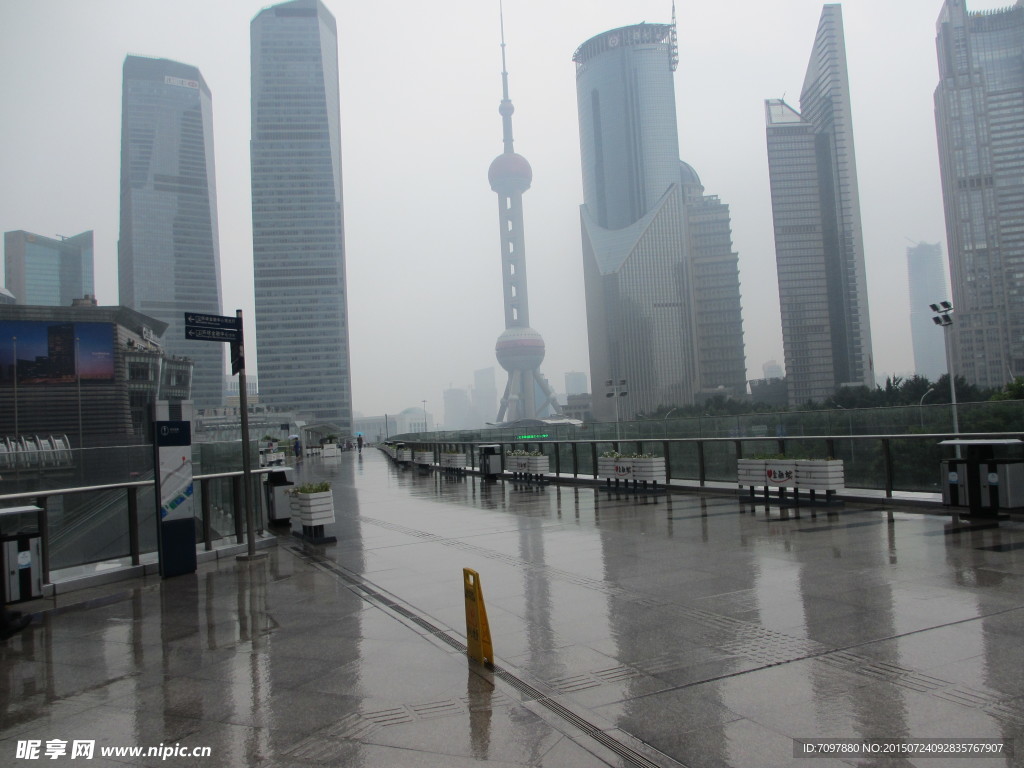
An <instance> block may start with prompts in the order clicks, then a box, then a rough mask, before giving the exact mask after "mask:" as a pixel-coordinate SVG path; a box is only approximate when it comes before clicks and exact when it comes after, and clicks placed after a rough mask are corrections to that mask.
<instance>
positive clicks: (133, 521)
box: [126, 486, 142, 565]
mask: <svg viewBox="0 0 1024 768" xmlns="http://www.w3.org/2000/svg"><path fill="white" fill-rule="evenodd" d="M126 490H127V491H128V549H129V550H130V551H131V555H132V565H138V564H139V563H140V562H142V560H141V557H140V556H141V554H142V553H141V547H140V546H139V493H138V491H139V489H138V488H136V487H135V486H131V487H130V488H127V489H126Z"/></svg>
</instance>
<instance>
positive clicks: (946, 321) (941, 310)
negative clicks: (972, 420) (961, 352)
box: [930, 301, 960, 459]
mask: <svg viewBox="0 0 1024 768" xmlns="http://www.w3.org/2000/svg"><path fill="white" fill-rule="evenodd" d="M930 306H931V309H932V311H933V312H936V313H937V314H936V315H935V316H934V317H933V318H932V322H934V323H935V324H936V325H939V326H942V335H943V341H944V342H945V346H946V372H947V374H948V375H949V400H950V403H951V404H952V408H953V434H954V435H957V436H959V434H960V419H959V416H958V415H957V407H956V374H955V373H954V371H953V353H952V350H951V348H950V343H949V331H950V328H952V326H953V305H952V304H950V303H949V302H948V301H940V302H939V303H938V304H931V305H930ZM956 457H957V458H958V459H959V458H960V446H959V445H958V446H956Z"/></svg>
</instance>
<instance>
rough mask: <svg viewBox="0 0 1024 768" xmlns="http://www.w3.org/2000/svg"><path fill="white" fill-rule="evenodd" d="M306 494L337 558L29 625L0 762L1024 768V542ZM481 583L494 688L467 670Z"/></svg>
mask: <svg viewBox="0 0 1024 768" xmlns="http://www.w3.org/2000/svg"><path fill="white" fill-rule="evenodd" d="M296 479H297V481H298V482H302V481H305V480H321V479H326V480H330V481H331V482H332V485H333V487H334V491H335V500H336V507H337V511H336V514H337V522H336V523H335V524H334V525H333V526H330V529H329V530H328V531H327V533H328V534H330V535H334V536H337V538H338V543H337V544H336V545H328V546H320V547H311V546H308V545H305V544H302V543H301V542H299V541H297V540H296V539H294V538H292V537H289V536H288V535H287V532H285V533H284V534H283V535H282V537H281V538H280V541H279V546H278V547H277V548H274V549H272V550H270V555H269V557H267V558H266V559H264V560H260V561H256V562H252V563H241V562H236V561H234V560H229V559H221V560H218V561H214V562H209V563H204V564H202V565H200V568H199V571H198V572H197V574H195V575H194V576H184V577H177V578H174V579H169V580H166V581H161V580H159V579H158V578H155V577H147V578H144V579H137V580H134V581H130V582H122V583H118V584H111V585H108V586H107V587H104V588H95V589H93V590H90V591H88V592H83V593H81V594H77V595H76V594H74V593H71V594H64V595H61V596H59V597H58V598H52V599H49V600H42V601H35V602H33V603H30V604H26V607H27V608H28V609H30V610H32V611H35V612H36V616H35V619H34V621H33V624H32V625H31V626H30V627H29V628H28V629H27V630H26V631H24V632H23V633H21V634H20V635H18V636H16V637H15V638H12V639H10V640H8V641H6V642H5V643H2V644H0V765H22V764H24V765H30V764H32V763H33V761H32V760H18V758H17V752H18V748H19V744H22V745H25V744H26V743H27V742H28V740H37V741H39V742H40V744H41V745H42V748H45V746H46V744H47V743H48V742H51V743H52V742H53V740H57V739H60V740H67V741H69V743H70V741H71V740H73V739H84V740H94V741H95V742H96V750H97V752H98V750H99V749H100V748H101V747H132V746H137V747H155V746H159V745H163V746H173V745H180V746H182V747H189V748H191V747H209V749H210V752H211V754H210V756H208V757H200V756H191V755H189V756H185V755H176V756H173V757H169V758H167V759H166V760H164V759H161V758H159V757H135V756H129V755H115V756H107V757H103V758H102V759H101V758H100V756H99V755H98V753H97V756H96V758H95V759H94V760H93V762H92V764H96V765H101V764H109V765H124V764H131V765H181V766H186V765H188V766H191V765H205V766H213V765H225V766H228V765H232V766H234V765H255V766H266V768H270V767H271V766H313V765H352V766H361V767H362V768H378V767H380V768H384V766H388V767H391V766H454V767H455V768H460V767H461V766H470V765H479V764H483V763H486V764H490V765H496V766H509V767H510V768H511V767H513V766H544V767H548V766H551V767H552V768H554V767H555V766H559V767H561V766H565V767H566V768H574V766H581V767H583V766H586V767H588V768H589V767H590V766H601V765H612V766H627V767H635V766H678V765H685V766H693V767H694V768H696V767H697V766H700V767H701V768H703V767H704V766H709V767H711V766H714V767H718V766H776V765H780V766H782V765H794V766H804V768H810V767H811V766H813V767H814V768H822V767H826V766H850V765H900V766H926V767H927V768H939V767H940V766H945V765H967V764H973V765H977V764H979V762H978V761H977V760H975V761H970V760H968V761H966V762H965V760H964V759H963V758H955V757H951V756H945V757H928V758H920V757H917V758H900V759H882V758H879V757H875V758H871V759H866V758H858V757H855V756H851V755H849V754H847V755H840V756H832V757H819V758H814V759H813V760H812V759H805V758H799V757H796V756H795V754H794V743H795V741H799V740H802V739H803V740H805V739H810V738H851V739H865V738H876V739H922V738H934V737H939V736H945V737H949V736H955V737H957V738H961V739H964V740H971V739H1004V740H1014V742H1015V745H1019V746H1020V751H1021V756H1016V755H1015V754H1014V755H1011V754H1009V753H1004V754H1003V755H1002V756H1001V757H998V758H991V759H985V760H983V761H981V763H980V764H981V765H983V766H986V767H987V766H992V767H993V768H995V766H999V765H1024V673H1022V672H1021V670H1022V669H1024V643H1021V642H1020V638H1021V637H1022V636H1024V590H1022V589H1021V587H1022V585H1024V581H1022V578H1024V525H1021V524H1020V523H1015V522H1011V523H1008V524H1003V525H1002V526H1001V527H1000V528H998V529H993V530H987V531H967V532H956V531H951V530H950V529H949V527H948V526H947V522H948V520H947V519H945V518H943V517H941V516H938V515H927V514H920V513H917V512H900V511H895V512H893V511H891V510H889V509H886V508H885V507H882V506H879V505H878V504H877V503H875V504H872V505H860V506H857V505H852V504H847V505H845V506H842V507H838V508H830V509H827V510H824V509H819V510H803V509H802V510H800V514H799V516H797V515H796V514H795V512H794V511H793V510H789V511H787V512H786V513H785V514H781V513H780V510H778V509H776V508H773V507H772V508H766V506H765V505H764V504H763V503H756V504H755V503H750V502H749V501H744V500H741V499H730V498H728V497H723V496H721V495H717V496H714V497H710V498H709V497H701V496H698V495H695V494H692V493H672V494H669V495H664V494H659V495H652V494H647V495H644V496H642V497H633V496H631V495H629V494H626V493H614V492H611V493H610V492H608V491H605V490H602V489H600V488H595V487H592V486H588V487H573V486H569V485H559V484H548V485H545V486H542V487H530V486H526V487H523V486H520V485H514V484H512V483H501V482H499V483H485V482H484V481H482V480H481V479H480V478H478V477H474V476H467V477H464V478H461V479H452V478H448V477H445V476H443V475H441V474H439V473H430V474H419V473H416V472H413V471H403V470H401V469H400V468H398V467H395V466H394V465H392V464H391V463H390V462H389V461H387V460H386V459H385V458H384V457H383V456H380V455H377V454H375V453H372V452H370V451H365V452H364V454H363V455H362V456H361V457H357V456H355V455H353V454H343V455H342V456H340V457H337V458H335V459H312V460H307V461H304V462H303V463H302V465H301V466H300V468H299V470H298V472H297V478H296ZM1018 545H1020V546H1018ZM464 567H470V568H473V569H474V570H476V571H478V573H479V574H480V578H481V586H482V588H483V592H484V596H485V599H486V602H487V608H488V615H489V619H490V625H491V633H492V637H493V640H494V646H495V653H496V660H497V665H496V667H495V668H494V669H487V668H485V667H483V666H481V665H478V664H476V663H475V662H471V661H469V660H468V659H467V657H466V654H465V624H464V607H463V604H462V568H464ZM1007 743H1009V742H1007ZM23 748H24V747H23ZM80 761H82V759H81V758H78V759H76V760H72V759H71V758H70V757H69V756H63V757H60V758H59V759H57V760H51V761H48V762H49V763H57V764H64V763H70V764H76V763H78V762H80Z"/></svg>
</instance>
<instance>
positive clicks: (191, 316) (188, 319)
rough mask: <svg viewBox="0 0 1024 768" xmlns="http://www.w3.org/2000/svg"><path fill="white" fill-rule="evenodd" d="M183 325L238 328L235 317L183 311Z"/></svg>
mask: <svg viewBox="0 0 1024 768" xmlns="http://www.w3.org/2000/svg"><path fill="white" fill-rule="evenodd" d="M185 325H186V327H187V326H190V325H191V326H194V327H197V328H199V327H201V328H233V329H237V328H238V318H237V317H226V316H224V315H201V314H199V313H197V312H186V313H185Z"/></svg>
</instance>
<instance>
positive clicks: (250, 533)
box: [235, 309, 257, 560]
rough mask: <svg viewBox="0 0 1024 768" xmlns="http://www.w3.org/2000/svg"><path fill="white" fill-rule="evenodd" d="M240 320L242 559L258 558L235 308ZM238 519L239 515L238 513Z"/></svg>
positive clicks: (242, 353)
mask: <svg viewBox="0 0 1024 768" xmlns="http://www.w3.org/2000/svg"><path fill="white" fill-rule="evenodd" d="M235 317H236V318H237V320H238V349H239V356H240V358H241V364H240V365H239V367H238V409H239V410H240V411H241V416H242V498H243V503H244V504H245V529H246V531H245V540H246V554H245V555H244V556H243V555H239V559H241V560H255V559H256V557H257V556H256V516H255V514H254V512H253V508H252V458H251V456H250V455H249V454H250V450H249V397H248V392H246V389H247V387H246V384H245V336H244V333H243V330H242V329H243V326H242V310H240V309H236V310H235ZM236 519H237V515H236Z"/></svg>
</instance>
